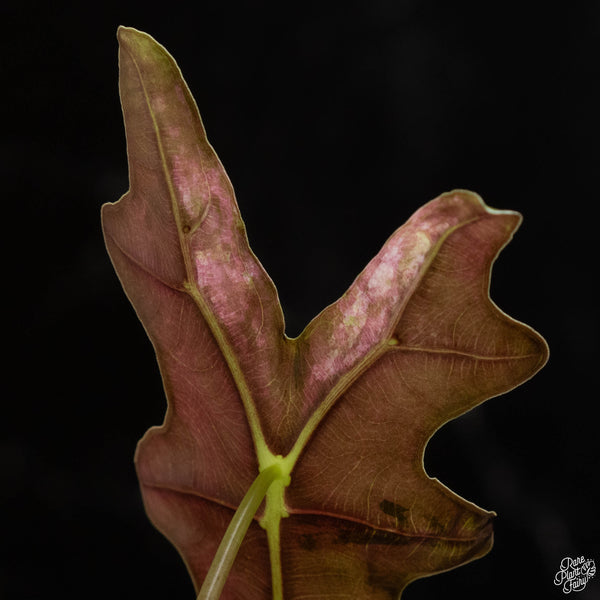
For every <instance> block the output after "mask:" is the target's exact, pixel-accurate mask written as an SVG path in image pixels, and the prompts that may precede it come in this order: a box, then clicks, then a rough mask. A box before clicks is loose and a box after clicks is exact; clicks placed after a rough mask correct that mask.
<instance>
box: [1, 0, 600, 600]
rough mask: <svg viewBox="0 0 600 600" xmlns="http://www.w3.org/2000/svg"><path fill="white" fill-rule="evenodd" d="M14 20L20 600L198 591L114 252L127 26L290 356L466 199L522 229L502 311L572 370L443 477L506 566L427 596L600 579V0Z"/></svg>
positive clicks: (438, 468)
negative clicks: (202, 149) (266, 285)
mask: <svg viewBox="0 0 600 600" xmlns="http://www.w3.org/2000/svg"><path fill="white" fill-rule="evenodd" d="M3 6H4V8H2V9H0V11H1V12H0V16H1V18H2V21H3V23H4V26H3V31H4V33H3V37H2V45H3V46H4V48H3V51H2V63H3V66H2V72H3V93H2V99H3V105H4V108H3V123H2V150H1V152H2V153H1V156H0V158H1V163H2V171H3V176H2V192H3V194H2V196H3V198H2V200H3V203H2V217H3V223H2V225H3V227H2V229H3V236H2V239H3V242H4V245H5V249H4V253H3V259H4V260H3V266H4V281H5V283H4V286H3V288H4V295H5V296H6V303H5V306H6V307H7V308H5V310H4V312H3V317H4V331H5V334H4V336H3V339H4V346H5V356H6V357H8V359H7V358H6V357H5V359H4V369H3V373H4V375H3V379H4V383H5V385H4V394H3V402H2V403H3V410H2V421H1V423H2V425H1V426H0V427H1V438H0V444H1V445H0V478H1V481H2V483H1V486H0V493H1V495H2V496H1V501H2V505H1V507H0V508H1V519H2V522H3V525H2V532H1V533H0V550H1V553H2V555H1V557H0V598H19V599H20V598H42V597H43V598H54V597H56V598H59V597H60V598H86V600H92V599H95V598H128V599H132V598H146V599H149V598H170V599H174V598H178V599H183V598H193V597H194V594H193V589H192V586H191V584H190V582H189V578H188V575H187V573H186V571H185V568H184V566H183V563H182V561H181V560H180V558H179V557H178V555H177V553H176V551H175V550H173V549H172V547H171V546H170V545H169V543H168V542H166V541H165V540H164V539H163V538H162V537H161V535H160V534H158V533H157V532H155V530H154V529H153V528H152V526H151V525H150V523H149V522H148V521H147V519H146V517H145V514H144V512H143V508H142V505H141V500H140V496H139V492H138V488H137V481H136V477H135V472H134V468H133V461H132V457H133V451H134V448H135V444H136V442H137V440H138V439H139V438H140V437H141V435H142V434H143V433H144V431H145V430H146V429H147V428H148V427H149V426H151V425H154V424H159V423H160V422H161V421H162V418H163V413H164V409H165V402H164V398H163V393H162V386H161V382H160V377H159V374H158V369H157V367H156V363H155V359H154V356H153V351H152V348H151V346H150V344H149V342H148V341H147V339H146V337H145V334H144V332H143V330H142V327H141V325H140V324H139V323H138V322H137V321H136V318H135V316H134V313H133V310H132V309H131V307H130V306H129V304H128V302H127V300H126V298H125V296H124V294H123V293H122V291H121V288H120V285H119V283H118V281H117V278H116V276H115V275H114V272H113V270H112V267H111V265H110V263H109V260H108V257H107V255H106V253H105V250H104V246H103V241H102V236H101V231H100V221H99V210H100V206H101V204H102V203H104V202H107V201H115V200H117V199H118V198H119V196H120V195H121V194H122V193H124V192H125V191H126V189H127V186H128V183H127V163H126V156H125V142H124V133H123V128H122V120H121V113H120V105H119V99H118V89H117V43H116V38H115V33H116V28H117V26H118V25H119V24H124V25H129V26H133V27H136V28H138V29H142V30H144V31H147V32H148V33H150V34H151V35H153V36H154V37H155V38H156V39H157V40H158V41H159V42H161V43H162V44H163V45H165V46H166V48H167V49H168V50H169V51H170V52H171V53H172V54H173V55H174V56H175V58H176V60H177V61H178V63H179V65H180V67H181V69H182V71H183V73H184V76H185V78H186V80H187V82H188V84H189V86H190V88H191V90H192V93H193V94H194V96H195V97H196V100H197V103H198V106H199V108H200V111H201V113H202V116H203V120H204V123H205V126H206V128H207V132H208V135H209V139H210V140H211V142H212V144H213V146H214V147H215V149H216V150H217V152H218V154H219V156H220V158H221V160H222V162H223V163H224V165H225V167H226V169H227V171H228V173H229V175H230V178H231V180H232V182H233V184H234V187H235V189H236V192H237V196H238V201H239V204H240V207H241V211H242V214H243V216H244V218H245V221H246V225H247V229H248V235H249V238H250V242H251V244H252V247H253V249H254V251H255V252H256V254H257V255H258V256H259V258H260V259H261V261H262V262H263V264H264V266H265V267H266V269H267V271H268V272H269V273H270V275H271V276H272V278H273V279H274V281H275V283H276V284H277V286H278V289H279V292H280V297H281V300H282V304H283V308H284V312H285V314H286V319H287V323H288V333H289V334H290V335H295V334H298V333H299V332H300V331H301V329H302V328H303V327H304V325H305V324H306V323H307V322H308V320H309V319H310V318H311V317H312V316H314V315H315V314H316V313H317V312H319V311H320V310H321V309H322V308H323V307H324V306H326V305H327V304H329V303H331V302H333V301H334V300H336V299H337V298H338V297H339V296H340V295H341V294H342V293H343V292H344V290H345V289H346V288H347V286H348V285H349V284H350V283H351V282H352V280H353V279H354V277H355V276H356V275H357V274H358V272H359V271H360V270H361V269H362V268H363V266H364V265H365V264H366V263H367V261H368V260H369V259H370V258H371V257H372V256H373V255H374V254H375V253H376V252H377V250H378V249H379V248H380V246H381V245H382V244H383V242H384V241H385V240H386V239H387V237H388V236H389V235H390V234H391V233H392V232H393V230H394V229H396V227H398V226H399V225H401V224H402V223H403V222H404V221H405V220H406V219H407V218H408V217H409V216H410V214H411V213H412V212H413V211H414V210H416V209H417V208H418V207H419V206H420V205H421V204H423V203H424V202H426V201H428V200H430V199H432V198H434V197H435V196H437V195H438V194H440V193H441V192H444V191H447V190H450V189H453V188H457V187H462V188H468V189H472V190H474V191H476V192H478V193H479V194H481V195H482V196H483V198H484V199H485V200H486V202H487V203H488V204H490V205H491V206H494V207H496V208H507V209H514V210H518V211H520V212H521V213H522V214H523V215H524V218H525V221H524V224H523V226H522V228H521V229H520V230H519V232H518V233H517V235H516V237H515V239H514V241H513V242H512V243H511V244H510V246H509V247H507V248H506V249H505V251H504V252H503V253H502V256H501V257H500V259H499V261H498V262H497V264H496V266H495V268H494V277H493V281H492V290H491V293H492V297H493V298H494V300H495V301H496V302H497V303H498V305H499V306H500V307H501V308H502V309H503V310H505V311H506V312H508V313H509V314H510V315H512V316H514V317H515V318H518V319H520V320H523V321H525V322H526V323H528V324H530V325H532V326H533V327H535V328H536V329H537V330H538V331H540V332H541V333H542V334H543V335H544V336H545V337H546V339H547V340H548V342H549V345H550V348H551V358H550V362H549V364H548V365H547V366H546V368H545V369H544V370H543V371H542V372H541V373H540V374H539V375H537V376H536V377H535V378H534V379H532V380H531V381H530V382H528V383H526V384H525V385H523V386H522V387H521V388H519V389H517V390H514V391H513V392H511V393H510V394H508V395H506V396H504V397H502V398H497V399H493V400H491V401H490V402H489V403H487V404H486V405H484V406H482V407H480V408H478V409H476V410H475V411H473V412H471V413H469V414H468V415H465V416H464V417H462V418H460V419H459V420H457V421H455V422H453V423H451V424H449V425H447V426H446V427H444V428H443V429H442V430H441V431H440V432H439V433H438V434H437V435H436V436H435V438H434V439H433V440H432V441H431V443H430V445H429V447H428V450H427V453H426V457H425V458H426V467H427V469H428V472H429V473H430V474H431V475H435V476H437V477H438V478H440V479H441V480H442V481H443V482H444V483H446V484H447V485H448V486H449V487H450V488H451V489H453V490H455V491H456V492H457V493H459V494H461V495H463V496H464V497H466V498H468V499H469V500H472V501H474V502H476V503H477V504H479V505H481V506H483V507H484V508H487V509H490V510H495V511H496V512H497V513H498V518H497V519H496V523H495V532H496V538H495V539H496V542H495V547H494V549H493V550H492V552H491V553H490V554H489V555H488V556H486V557H485V558H483V559H481V560H479V561H476V562H474V563H471V564H470V565H468V566H465V567H462V568H460V569H457V570H455V571H452V572H450V573H447V574H443V575H438V576H435V577H432V578H428V579H426V580H421V581H419V582H417V583H415V584H413V585H411V586H410V587H409V588H408V589H407V591H406V592H405V595H404V598H406V600H419V599H424V598H440V597H444V598H448V597H449V598H454V597H456V598H459V597H460V598H462V599H470V598H481V597H485V598H487V599H488V600H491V599H496V598H507V597H520V598H529V597H531V598H533V597H536V598H537V597H543V598H550V599H551V598H556V599H559V598H562V597H563V593H562V592H561V591H560V590H559V589H558V588H557V587H555V586H554V585H553V582H552V580H553V576H554V573H555V571H556V570H557V569H558V565H559V562H560V560H561V559H562V558H563V557H564V556H567V555H569V556H579V555H584V556H586V557H587V558H593V559H595V560H596V561H597V562H598V561H600V545H599V542H598V535H599V533H600V531H599V527H598V525H599V521H598V516H597V513H596V509H597V507H598V506H600V494H599V476H598V457H599V452H598V432H597V427H598V425H597V424H598V419H597V410H596V406H597V403H598V391H597V380H598V377H597V370H598V359H599V353H598V292H597V284H596V279H597V262H596V257H595V246H596V236H597V233H596V231H597V228H598V226H597V223H598V216H597V215H598V212H597V206H596V205H597V201H598V189H599V187H600V186H599V181H598V173H599V164H600V163H599V150H598V144H599V142H598V138H599V134H600V127H599V126H600V120H599V118H598V106H600V89H599V76H600V67H599V58H600V52H599V51H600V3H598V2H597V1H587V2H577V1H571V2H569V3H568V4H565V3H556V4H555V5H552V4H550V3H535V2H530V3H529V2H520V3H511V2H502V3H493V2H491V3H490V2H481V1H479V2H461V1H458V2H442V1H440V2H432V1H427V0H424V1H417V0H414V1H397V2H393V1H390V0H388V1H385V0H370V1H362V2H358V1H348V2H339V3H332V2H321V3H314V4H313V3H311V2H302V3H283V2H279V3H275V2H272V3H267V2H260V1H255V2H231V1H224V2H211V3H205V2H202V1H201V0H198V1H196V2H193V3H189V4H187V3H186V4H183V3H178V2H166V3H165V4H164V6H163V7H158V6H157V5H152V4H151V3H141V2H140V3H138V4H137V5H136V4H135V3H123V4H121V5H120V6H117V5H115V6H114V7H112V6H111V4H110V3H97V4H96V5H92V4H89V5H88V4H85V3H77V4H76V3H73V4H67V3H61V4H53V5H52V4H51V3H45V4H44V5H41V3H40V5H39V6H36V5H35V4H33V5H31V4H30V5H25V4H24V5H22V7H21V8H11V7H8V8H7V7H6V4H5V5H3ZM599 593H600V576H596V578H595V579H593V580H592V581H591V582H590V583H589V584H588V587H587V589H586V590H585V592H582V593H580V594H578V595H577V596H576V597H577V598H578V599H579V600H589V599H591V598H592V597H598V594H599Z"/></svg>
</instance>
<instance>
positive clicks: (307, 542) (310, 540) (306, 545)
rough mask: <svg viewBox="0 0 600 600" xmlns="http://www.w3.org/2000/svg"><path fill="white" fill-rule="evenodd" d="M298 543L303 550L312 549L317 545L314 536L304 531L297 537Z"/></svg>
mask: <svg viewBox="0 0 600 600" xmlns="http://www.w3.org/2000/svg"><path fill="white" fill-rule="evenodd" d="M298 543H299V544H300V548H302V549H303V550H308V551H310V550H314V549H315V548H316V546H317V542H316V540H315V538H314V536H313V535H312V534H310V533H304V534H302V535H301V536H300V537H299V538H298Z"/></svg>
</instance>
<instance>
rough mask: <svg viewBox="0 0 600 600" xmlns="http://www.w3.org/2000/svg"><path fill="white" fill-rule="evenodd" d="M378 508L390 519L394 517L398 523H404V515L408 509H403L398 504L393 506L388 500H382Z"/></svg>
mask: <svg viewBox="0 0 600 600" xmlns="http://www.w3.org/2000/svg"><path fill="white" fill-rule="evenodd" d="M379 508H380V509H381V510H382V511H383V512H384V513H385V514H386V515H389V516H390V517H394V519H397V520H398V522H399V523H404V522H405V521H406V515H405V514H404V513H406V512H408V508H404V506H400V505H399V504H395V503H394V502H391V501H390V500H382V501H381V502H380V503H379Z"/></svg>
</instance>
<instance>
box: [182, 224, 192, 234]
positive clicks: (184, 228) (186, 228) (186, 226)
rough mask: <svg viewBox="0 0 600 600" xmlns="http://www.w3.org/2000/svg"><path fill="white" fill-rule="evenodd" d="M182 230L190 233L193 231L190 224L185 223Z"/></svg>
mask: <svg viewBox="0 0 600 600" xmlns="http://www.w3.org/2000/svg"><path fill="white" fill-rule="evenodd" d="M181 230H182V231H183V233H189V232H190V231H191V228H190V226H189V225H184V226H183V227H182V228H181Z"/></svg>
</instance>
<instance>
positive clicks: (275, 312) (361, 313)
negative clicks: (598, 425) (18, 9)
mask: <svg viewBox="0 0 600 600" xmlns="http://www.w3.org/2000/svg"><path fill="white" fill-rule="evenodd" d="M119 42H120V91H121V99H122V104H123V112H124V117H125V126H126V133H127V152H128V157H129V173H130V190H129V192H128V193H127V194H125V196H123V198H121V200H120V201H119V202H117V203H115V204H108V205H105V206H104V207H103V226H104V232H105V238H106V244H107V247H108V250H109V252H110V256H111V259H112V261H113V264H114V266H115V269H116V270H117V273H118V274H119V277H120V279H121V282H122V284H123V287H124V288H125V291H126V293H127V295H128V297H129V299H130V300H131V302H132V304H133V305H134V307H135V309H136V311H137V314H138V316H139V318H140V319H141V321H142V323H143V324H144V327H145V328H146V331H147V333H148V335H149V337H150V339H151V340H152V343H153V344H154V347H155V350H156V354H157V357H158V362H159V365H160V369H161V373H162V376H163V381H164V386H165V391H166V394H167V398H168V411H167V416H166V419H165V422H164V424H163V425H162V426H161V427H158V428H153V429H151V430H150V431H149V432H148V433H147V434H146V435H145V436H144V438H143V439H142V440H141V441H140V443H139V446H138V450H137V453H136V465H137V470H138V475H139V479H140V483H141V487H142V492H143V496H144V502H145V505H146V510H147V512H148V514H149V516H150V518H151V519H152V521H153V522H154V523H155V525H156V526H157V527H158V528H159V529H160V530H161V531H162V532H163V533H164V534H165V535H166V536H167V537H168V538H169V539H170V540H171V541H172V542H173V543H174V544H175V546H176V547H177V548H178V549H179V551H180V552H181V554H182V556H183V558H184V560H185V561H186V563H187V565H188V568H189V570H190V573H191V575H192V577H193V579H194V582H195V584H196V586H197V587H199V586H200V585H201V583H202V581H203V579H204V577H205V575H206V572H207V571H208V569H209V566H210V564H211V561H212V559H213V556H214V554H215V551H216V548H217V546H218V544H219V541H220V539H221V537H222V536H223V532H224V531H225V528H226V527H227V525H228V523H229V521H230V520H231V518H232V516H233V513H234V511H235V509H236V507H237V506H238V505H239V503H240V501H241V499H242V497H244V494H245V493H246V491H247V490H248V488H249V487H250V485H251V484H252V482H253V481H254V480H255V478H256V477H257V474H258V472H259V470H264V469H266V468H267V467H269V466H270V465H273V464H279V465H280V466H281V468H282V470H283V472H284V473H285V474H286V475H289V476H290V479H289V486H287V487H286V485H285V484H286V483H288V481H283V480H279V484H278V485H276V484H273V485H272V486H271V488H269V492H268V494H267V501H266V505H265V508H264V509H263V510H262V511H261V513H260V515H259V516H260V517H262V519H261V524H262V525H263V527H264V529H262V528H261V527H260V525H259V522H258V521H255V523H254V524H253V525H251V527H250V529H249V531H248V534H247V535H246V538H245V540H244V542H243V544H242V547H241V550H240V553H239V554H238V556H237V559H236V561H235V564H234V566H233V569H232V571H231V574H230V577H229V579H228V581H227V583H226V585H225V589H224V597H226V598H232V599H239V598H247V599H259V598H260V599H263V598H268V597H269V596H270V595H271V594H272V595H274V596H275V597H280V596H283V597H285V598H286V599H292V598H306V597H311V598H315V599H323V600H324V599H326V598H333V597H335V598H341V597H348V598H369V599H375V598H388V597H397V596H398V594H399V593H400V592H401V590H402V589H403V588H404V587H405V586H406V584H407V583H408V582H410V581H412V580H413V579H416V578H418V577H422V576H425V575H429V574H432V573H435V572H438V571H442V570H446V569H450V568H453V567H456V566H458V565H460V564H463V563H465V562H467V561H469V560H472V559H474V558H478V557H480V556H482V555H483V554H485V553H486V552H487V551H488V550H489V549H490V548H491V545H492V526H491V517H492V516H493V513H489V512H486V511H484V510H482V509H480V508H478V507H477V506H475V505H474V504H471V503H469V502H467V501H466V500H464V499H462V498H460V497H459V496H457V495H455V494H454V493H453V492H451V491H450V490H449V489H447V488H446V487H444V486H443V485H442V484H441V483H440V482H438V481H437V480H436V479H431V478H429V477H428V476H427V474H426V473H425V470H424V467H423V453H424V449H425V445H426V444H427V441H428V440H429V438H430V437H431V436H432V435H433V433H434V432H435V431H436V430H437V429H438V428H439V427H441V426H442V425H443V424H444V423H446V422H447V421H448V420H450V419H453V418H455V417H456V416H458V415H460V414H462V413H464V412H465V411H467V410H469V409H471V408H473V407H474V406H476V405H477V404H479V403H481V402H482V401H484V400H485V399H487V398H489V397H491V396H495V395H498V394H501V393H504V392H506V391H508V390H510V389H511V388H513V387H515V386H516V385H518V384H520V383H521V382H523V381H525V380H526V379H528V378H529V377H531V376H532V375H533V374H534V373H535V372H536V371H537V370H538V369H540V368H541V367H542V366H543V364H544V363H545V361H546V359H547V347H546V344H545V342H544V341H543V339H542V338H541V337H540V336H539V335H538V334H537V333H535V332H534V331H533V330H532V329H530V328H529V327H527V326H525V325H523V324H521V323H518V322H516V321H514V320H513V319H511V318H510V317H508V316H507V315H505V314H504V313H502V312H501V311H500V310H499V309H498V308H497V307H496V306H495V305H494V304H493V303H492V302H491V300H490V299H489V295H488V289H489V278H490V270H491V266H492V263H493V261H494V259H495V258H496V256H497V254H498V253H499V251H500V250H501V248H502V247H503V246H504V245H505V244H506V243H507V242H508V241H509V240H510V238H511V236H512V234H513V232H514V231H515V229H516V228H517V227H518V225H519V222H520V216H519V215H518V214H517V213H514V212H509V211H498V210H493V209H491V208H489V207H487V206H486V205H485V204H484V203H483V201H482V200H481V199H480V198H479V197H478V196H477V195H476V194H473V193H471V192H466V191H454V192H451V193H448V194H444V195H442V196H440V197H439V198H437V199H435V200H433V201H431V202H429V203H428V204H426V205H425V206H424V207H423V208H421V209H420V210H419V211H417V212H416V213H415V214H414V215H413V217H412V218H411V219H410V220H409V221H408V222H407V223H406V224H405V225H404V226H403V227H401V228H400V229H398V230H397V231H396V232H395V233H394V234H393V235H392V236H391V237H390V239H389V240H388V241H387V242H386V243H385V245H384V246H383V248H382V249H381V251H380V252H379V253H378V254H377V256H375V258H373V260H372V261H371V262H370V263H369V264H368V265H367V267H366V268H365V269H364V271H363V272H362V273H361V274H360V275H359V276H358V277H357V279H356V280H355V281H354V283H353V284H352V285H351V286H350V288H349V290H348V291H347V292H346V293H345V294H344V296H342V298H340V299H339V300H338V301H337V302H336V303H334V304H332V305H331V306H329V307H327V308H326V309H325V310H324V311H323V312H322V313H321V314H319V315H318V316H317V317H316V318H315V319H313V321H312V322H311V323H310V324H309V325H308V326H307V328H306V329H305V331H304V332H303V333H302V334H301V335H300V336H299V337H298V338H295V339H290V338H288V337H286V335H285V332H284V321H283V315H282V311H281V307H280V304H279V300H278V298H277V292H276V290H275V287H274V285H273V283H272V281H271V280H270V278H269V277H268V275H267V274H266V273H265V271H264V269H263V268H262V266H261V265H260V263H259V262H258V260H257V259H256V257H255V256H254V254H253V253H252V251H251V250H250V248H249V246H248V240H247V238H246V233H245V229H244V224H243V222H242V220H241V217H240V214H239V210H238V207H237V204H236V201H235V198H234V193H233V189H232V187H231V184H230V182H229V179H228V178H227V175H226V173H225V171H224V169H223V167H222V165H221V163H220V162H219V159H218V158H217V156H216V154H215V152H214V150H213V149H212V147H211V146H210V145H209V143H208V141H207V139H206V135H205V131H204V128H203V125H202V122H201V120H200V116H199V113H198V110H197V108H196V104H195V102H194V100H193V98H192V96H191V94H190V92H189V90H188V88H187V86H186V84H185V82H184V81H183V78H182V76H181V73H180V71H179V69H178V67H177V65H176V63H175V61H174V60H173V58H172V57H171V56H170V55H169V54H168V53H167V52H166V50H165V49H164V48H162V47H161V46H160V45H159V44H157V43H156V42H155V41H154V40H153V39H152V38H151V37H150V36H148V35H146V34H144V33H141V32H139V31H136V30H134V29H128V28H120V29H119ZM265 177H268V173H266V174H265Z"/></svg>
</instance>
